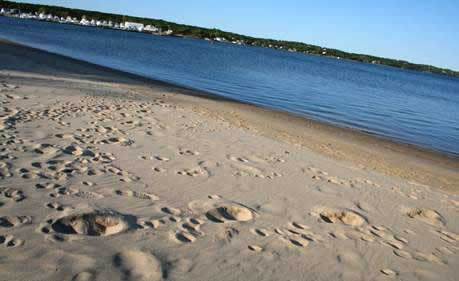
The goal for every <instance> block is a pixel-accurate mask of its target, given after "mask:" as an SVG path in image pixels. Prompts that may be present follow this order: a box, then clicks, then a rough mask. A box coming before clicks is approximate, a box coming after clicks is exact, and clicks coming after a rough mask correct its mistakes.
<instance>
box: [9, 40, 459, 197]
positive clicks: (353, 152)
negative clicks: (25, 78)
mask: <svg viewBox="0 0 459 281" xmlns="http://www.w3.org/2000/svg"><path fill="white" fill-rule="evenodd" d="M11 46H15V48H9V47H11ZM0 49H4V50H3V52H6V51H7V50H8V51H9V52H16V55H20V53H27V54H28V56H29V57H34V58H36V60H37V61H40V60H46V59H47V58H49V60H52V61H54V62H56V61H59V63H54V64H56V68H55V69H50V71H51V72H52V74H59V73H60V75H62V77H66V78H68V77H69V76H70V77H72V78H75V75H76V76H78V75H79V74H82V75H84V73H87V70H88V69H91V71H92V72H94V73H97V75H96V76H94V75H92V76H93V77H87V76H84V78H85V79H88V78H89V80H92V81H94V82H108V83H118V84H124V85H134V86H139V87H143V88H145V87H146V88H148V89H149V90H150V91H151V90H156V91H158V90H159V91H166V92H167V93H168V94H170V97H168V100H171V101H174V102H176V103H178V104H180V105H181V106H185V107H190V106H191V107H194V109H195V110H198V111H199V110H202V109H203V108H205V110H207V111H208V112H209V113H210V114H211V115H216V114H217V115H221V116H224V117H226V118H228V119H229V120H232V121H234V122H235V123H239V125H242V126H245V127H247V128H251V129H253V130H256V131H258V132H259V133H260V134H261V135H265V136H269V137H271V138H275V139H279V140H282V141H288V142H292V143H296V144H299V145H302V146H305V147H308V148H309V149H311V150H313V151H316V152H319V153H322V154H326V155H327V156H330V157H332V158H334V159H338V160H350V161H351V162H354V163H356V164H358V165H363V166H365V167H367V168H368V169H371V170H378V171H383V173H388V174H390V175H398V176H401V177H403V178H411V177H412V175H411V176H408V175H410V174H412V172H411V171H409V170H410V168H413V169H419V168H420V167H424V169H422V170H425V168H427V167H428V168H429V169H430V168H432V169H433V170H438V171H436V172H435V173H434V174H438V173H440V174H442V175H444V173H446V174H448V178H449V174H450V173H454V172H457V171H459V161H458V157H457V155H453V154H448V153H444V152H440V151H437V150H433V149H428V148H424V147H420V146H417V145H415V144H409V143H404V142H400V141H398V140H397V139H393V138H388V137H385V136H379V135H376V134H370V133H366V132H363V131H360V130H357V129H353V128H348V127H342V126H339V125H335V124H331V123H328V122H324V121H320V120H315V119H313V118H311V117H308V116H303V115H299V114H295V113H290V112H286V111H280V110H276V109H271V108H266V107H262V106H256V105H252V104H248V103H244V102H241V101H237V100H235V99H231V98H227V97H222V96H219V95H216V94H213V93H208V92H205V91H199V90H196V89H192V88H187V87H184V86H180V85H174V84H171V83H167V82H163V81H160V80H154V79H151V78H147V77H144V76H141V75H137V74H132V73H128V72H124V71H121V70H116V69H111V68H108V67H104V66H101V65H97V64H93V63H90V62H86V61H82V60H78V59H74V58H71V57H67V56H63V55H59V54H54V53H51V52H48V51H44V50H40V49H37V48H33V47H29V46H26V45H23V44H20V43H15V42H11V41H8V40H5V39H0ZM60 62H65V63H60ZM57 64H60V66H59V67H57ZM67 64H71V65H72V66H70V67H65V65H67ZM76 70H77V71H76ZM89 73H91V72H89ZM94 73H93V74H94ZM104 73H105V74H110V75H104ZM48 74H49V73H48ZM137 90H138V89H137ZM142 90H143V91H145V90H146V89H142ZM147 91H148V90H147ZM146 94H147V95H148V93H146ZM260 121H261V122H260ZM330 147H333V148H334V149H330ZM331 151H333V152H331ZM336 151H342V152H341V153H337V152H336ZM362 153H364V154H363V155H365V156H369V157H361V155H362ZM387 155H389V156H387ZM359 158H368V159H372V160H371V161H369V160H368V159H359ZM378 158H379V160H380V162H381V163H378V160H377V159H378ZM399 162H402V163H403V162H405V163H406V162H408V163H411V164H409V165H408V167H407V168H406V169H403V170H406V171H403V172H401V171H400V169H397V172H394V171H392V169H391V168H390V166H391V165H395V166H399V165H400V163H399ZM435 178H436V176H433V175H431V176H417V177H414V179H417V180H418V181H420V182H422V183H425V184H432V183H433V182H435ZM420 179H421V180H420ZM453 179H458V180H459V176H453ZM448 182H449V183H446V182H444V183H442V184H441V186H442V188H445V189H447V190H449V191H452V190H455V191H456V192H457V191H458V190H457V188H458V187H457V185H456V184H455V183H453V182H451V181H448Z"/></svg>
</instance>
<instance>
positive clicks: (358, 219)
mask: <svg viewBox="0 0 459 281" xmlns="http://www.w3.org/2000/svg"><path fill="white" fill-rule="evenodd" d="M320 218H321V219H322V220H323V221H325V222H327V223H339V222H341V223H343V224H346V225H352V226H360V225H362V224H363V223H364V222H365V219H364V218H363V217H362V216H360V215H358V214H357V213H354V212H352V211H347V210H332V209H327V210H324V211H322V212H321V213H320Z"/></svg>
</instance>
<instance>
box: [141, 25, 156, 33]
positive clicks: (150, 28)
mask: <svg viewBox="0 0 459 281" xmlns="http://www.w3.org/2000/svg"><path fill="white" fill-rule="evenodd" d="M143 30H144V31H147V32H154V33H156V32H158V31H159V29H158V28H157V27H155V26H153V25H147V26H145V28H144V29H143Z"/></svg>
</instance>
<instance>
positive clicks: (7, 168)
mask: <svg viewBox="0 0 459 281" xmlns="http://www.w3.org/2000/svg"><path fill="white" fill-rule="evenodd" d="M15 59H16V60H17V61H18V63H19V62H20V59H18V58H15ZM26 70H27V67H25V69H24V71H17V70H14V69H9V68H8V67H3V68H1V69H0V102H1V106H0V116H1V118H0V119H1V122H0V280H37V281H38V280H59V281H60V280H458V278H459V256H458V255H459V234H458V233H459V221H458V211H459V197H458V196H457V195H456V194H454V193H451V192H450V193H448V192H446V191H442V190H440V189H439V188H438V187H437V186H427V185H424V184H419V183H415V182H413V181H409V180H406V179H402V178H399V177H396V176H390V175H387V173H383V172H384V171H378V170H376V171H370V170H369V169H364V168H363V167H362V165H360V166H359V165H357V164H355V163H354V162H351V161H348V160H346V159H341V160H336V159H334V158H330V155H328V154H327V155H326V154H321V153H318V152H316V151H313V150H311V149H309V148H308V147H305V146H301V145H294V144H292V143H290V142H287V141H282V140H280V139H279V138H275V137H270V136H267V134H264V133H263V132H260V131H257V130H255V129H253V128H247V126H246V125H244V124H238V123H237V122H235V120H236V119H231V118H227V117H225V116H220V115H218V114H217V113H215V112H214V113H212V114H211V113H209V111H207V110H205V109H204V108H200V107H199V105H198V104H195V105H194V106H193V107H192V108H189V107H186V106H181V105H179V104H177V103H174V102H172V101H173V97H171V95H172V94H171V93H170V91H168V90H167V89H164V90H161V89H154V90H152V89H146V88H145V87H143V88H142V89H143V90H142V91H141V90H138V92H136V91H134V90H133V89H140V88H139V86H135V87H134V86H132V85H131V86H127V85H126V84H118V83H112V82H95V81H93V80H91V79H89V78H88V79H86V78H85V77H81V76H80V78H79V79H76V78H75V77H71V76H70V75H66V76H65V77H64V75H62V76H60V77H58V76H56V75H47V74H46V73H36V71H35V70H34V71H26ZM163 95H164V96H163ZM194 101H195V102H196V103H198V102H199V98H194ZM235 114H237V111H236V112H235ZM403 165H404V164H403V163H400V166H403ZM413 173H416V171H413Z"/></svg>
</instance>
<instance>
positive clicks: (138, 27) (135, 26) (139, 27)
mask: <svg viewBox="0 0 459 281" xmlns="http://www.w3.org/2000/svg"><path fill="white" fill-rule="evenodd" d="M124 28H125V29H127V30H133V31H140V32H142V31H143V30H144V25H143V24H142V23H136V22H128V21H127V22H125V23H124Z"/></svg>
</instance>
